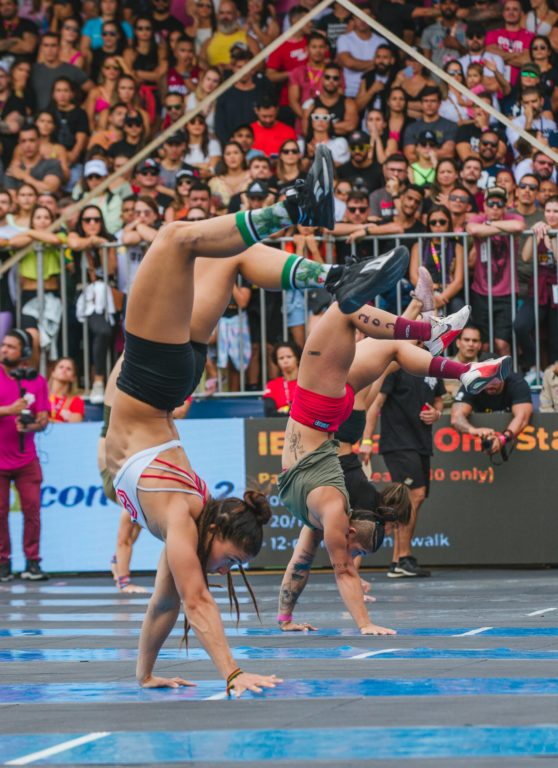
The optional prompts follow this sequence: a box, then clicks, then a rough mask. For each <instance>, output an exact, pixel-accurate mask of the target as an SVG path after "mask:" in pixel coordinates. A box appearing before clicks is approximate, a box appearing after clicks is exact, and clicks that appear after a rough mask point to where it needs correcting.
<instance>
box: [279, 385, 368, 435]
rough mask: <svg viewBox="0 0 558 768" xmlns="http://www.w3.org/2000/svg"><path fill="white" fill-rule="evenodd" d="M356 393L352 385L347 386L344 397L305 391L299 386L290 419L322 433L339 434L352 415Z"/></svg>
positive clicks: (295, 393)
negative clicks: (342, 425)
mask: <svg viewBox="0 0 558 768" xmlns="http://www.w3.org/2000/svg"><path fill="white" fill-rule="evenodd" d="M354 402H355V393H354V390H353V388H352V387H351V386H350V384H346V385H345V394H344V395H343V397H328V396H327V395H320V394H318V393H317V392H312V391H311V390H309V389H303V388H302V387H299V386H298V385H297V387H296V389H295V392H294V397H293V402H292V405H291V412H290V417H291V419H294V421H297V422H298V423H299V424H303V425H304V426H305V427H312V429H317V430H319V431H320V432H337V430H338V429H339V427H340V426H341V424H342V423H343V422H344V421H346V420H347V419H348V418H349V416H350V415H351V411H352V410H353V405H354Z"/></svg>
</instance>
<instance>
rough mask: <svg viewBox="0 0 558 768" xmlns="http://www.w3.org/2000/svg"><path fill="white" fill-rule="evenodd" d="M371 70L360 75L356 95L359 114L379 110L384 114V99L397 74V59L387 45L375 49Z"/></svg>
mask: <svg viewBox="0 0 558 768" xmlns="http://www.w3.org/2000/svg"><path fill="white" fill-rule="evenodd" d="M372 65H373V66H372V69H370V70H369V71H368V72H365V73H364V74H363V75H362V79H361V81H360V87H359V89H358V93H357V95H356V99H355V101H356V105H357V109H358V111H359V112H363V111H364V110H366V111H368V110H369V109H381V110H382V111H384V114H385V106H386V99H387V96H388V94H389V92H390V90H391V86H392V84H393V81H394V80H395V75H396V74H397V69H398V67H397V59H396V57H395V53H394V52H393V49H392V48H391V47H390V46H389V45H387V44H383V45H379V46H378V47H377V48H376V53H375V54H374V59H373V62H372Z"/></svg>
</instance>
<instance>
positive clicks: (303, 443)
mask: <svg viewBox="0 0 558 768" xmlns="http://www.w3.org/2000/svg"><path fill="white" fill-rule="evenodd" d="M332 438H333V433H331V432H323V431H322V430H320V429H313V428H312V427H307V426H306V425H305V424H299V422H298V421H295V420H294V419H289V421H288V422H287V428H286V430H285V443H284V445H283V454H282V457H281V466H282V468H283V469H290V467H292V466H293V464H296V462H297V461H299V460H300V459H301V458H302V457H303V456H305V455H306V454H307V453H312V451H315V450H316V448H319V447H320V445H322V443H325V441H326V440H331V439H332Z"/></svg>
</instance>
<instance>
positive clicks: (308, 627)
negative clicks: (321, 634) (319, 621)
mask: <svg viewBox="0 0 558 768" xmlns="http://www.w3.org/2000/svg"><path fill="white" fill-rule="evenodd" d="M279 626H280V627H281V629H282V630H283V632H317V631H318V627H313V626H312V624H308V622H307V621H305V622H304V623H302V624H299V623H297V622H296V621H281V622H279Z"/></svg>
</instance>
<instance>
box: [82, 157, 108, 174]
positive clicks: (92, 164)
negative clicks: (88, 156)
mask: <svg viewBox="0 0 558 768" xmlns="http://www.w3.org/2000/svg"><path fill="white" fill-rule="evenodd" d="M83 175H84V177H85V178H87V177H88V176H108V168H107V166H106V163H104V162H103V161H102V160H88V161H87V162H86V163H85V166H84V168H83Z"/></svg>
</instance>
